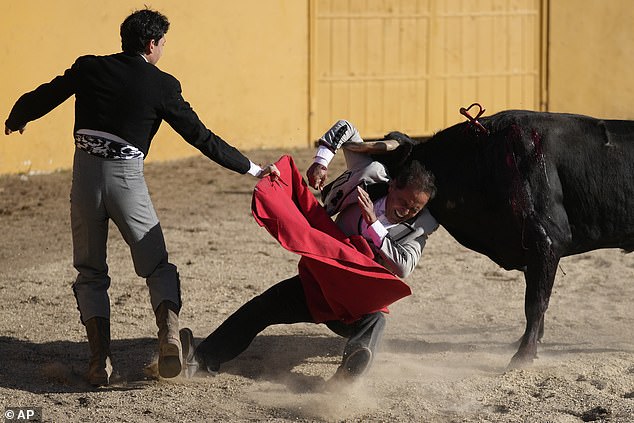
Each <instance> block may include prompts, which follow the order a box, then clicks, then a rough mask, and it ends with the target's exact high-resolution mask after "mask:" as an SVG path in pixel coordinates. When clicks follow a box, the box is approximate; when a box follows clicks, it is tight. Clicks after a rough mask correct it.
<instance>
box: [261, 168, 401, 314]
mask: <svg viewBox="0 0 634 423" xmlns="http://www.w3.org/2000/svg"><path fill="white" fill-rule="evenodd" d="M275 165H276V166H277V168H278V169H279V170H280V173H281V178H280V180H279V181H275V182H272V181H271V179H269V178H263V179H262V180H261V181H260V182H258V184H257V185H256V187H255V190H254V192H253V203H252V206H251V210H252V213H253V217H255V220H256V221H257V222H258V223H259V224H260V226H264V227H265V228H266V229H267V230H268V231H269V233H270V234H271V235H272V236H273V237H274V238H275V239H276V240H277V241H278V242H279V243H280V244H281V245H282V247H284V248H285V249H287V250H288V251H291V252H293V253H296V254H299V255H301V256H302V257H301V259H300V261H299V265H298V267H299V276H300V279H301V281H302V285H303V287H304V292H305V295H306V301H307V304H308V308H309V310H310V312H311V314H312V317H313V318H314V319H315V322H317V323H320V322H325V321H329V320H343V321H346V322H352V321H355V320H357V319H358V318H360V317H361V316H363V315H365V314H368V313H372V312H375V311H379V310H384V309H385V307H387V306H388V305H389V304H392V303H393V302H395V301H397V300H399V299H401V298H403V297H406V296H408V295H410V294H411V290H410V288H409V287H408V286H407V285H406V284H405V283H403V282H402V281H401V280H400V279H398V278H397V277H396V276H394V275H393V274H391V273H390V272H389V271H388V270H387V269H385V268H384V267H383V266H381V265H380V264H378V263H377V262H375V261H374V260H373V255H374V254H373V252H372V250H371V248H370V246H369V245H368V243H367V242H366V240H365V239H364V238H362V237H361V236H352V237H350V238H348V237H346V236H345V235H344V234H343V232H342V231H341V230H340V229H339V227H338V226H337V225H336V224H335V223H334V222H333V221H332V219H331V218H330V216H328V214H327V213H326V210H325V209H324V208H323V207H322V206H321V204H319V202H318V201H317V199H316V198H315V196H314V195H313V194H312V192H310V189H309V188H308V186H307V184H306V182H304V180H303V178H302V175H301V174H300V172H299V171H298V170H297V167H295V163H294V162H293V159H292V158H291V157H290V156H282V158H280V160H279V161H278V162H277V163H276V164H275Z"/></svg>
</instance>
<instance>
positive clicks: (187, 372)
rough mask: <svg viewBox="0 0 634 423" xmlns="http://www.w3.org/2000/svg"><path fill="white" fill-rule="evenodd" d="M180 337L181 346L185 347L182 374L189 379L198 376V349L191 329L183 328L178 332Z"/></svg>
mask: <svg viewBox="0 0 634 423" xmlns="http://www.w3.org/2000/svg"><path fill="white" fill-rule="evenodd" d="M178 335H179V337H180V341H181V345H182V346H183V369H182V371H181V374H182V375H183V376H184V377H186V378H188V379H189V378H190V377H192V376H194V375H195V374H196V372H197V371H198V367H199V364H198V361H197V360H196V356H195V355H194V352H195V351H196V347H195V346H194V334H193V333H192V331H191V329H189V328H183V329H181V330H180V331H179V332H178Z"/></svg>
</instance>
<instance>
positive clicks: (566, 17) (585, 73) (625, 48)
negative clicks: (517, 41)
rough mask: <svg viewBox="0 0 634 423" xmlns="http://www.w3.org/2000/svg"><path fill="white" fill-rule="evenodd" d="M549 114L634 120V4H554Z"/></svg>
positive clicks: (566, 0)
mask: <svg viewBox="0 0 634 423" xmlns="http://www.w3.org/2000/svg"><path fill="white" fill-rule="evenodd" d="M549 3H550V19H549V21H550V22H549V33H550V35H549V43H548V60H549V66H548V88H547V90H548V110H550V111H556V112H571V113H582V114H588V115H592V116H596V117H603V118H612V119H634V107H633V102H632V99H634V72H633V71H632V69H634V27H633V24H634V7H632V6H633V5H634V4H633V3H632V1H631V0H550V2H549Z"/></svg>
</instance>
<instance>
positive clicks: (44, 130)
mask: <svg viewBox="0 0 634 423" xmlns="http://www.w3.org/2000/svg"><path fill="white" fill-rule="evenodd" d="M2 2H3V6H2V13H0V39H1V40H2V48H0V64H1V65H0V81H2V83H1V85H0V116H2V123H4V120H5V119H6V117H7V116H8V114H9V111H10V109H11V106H12V105H13V103H14V102H15V101H16V100H17V98H18V97H19V96H20V95H21V94H22V93H24V92H26V91H30V90H32V89H34V88H35V87H37V86H38V85H39V84H41V83H44V82H48V81H49V80H51V79H52V78H53V77H54V76H56V75H58V74H61V73H62V72H63V71H64V70H65V69H66V68H67V67H69V66H70V65H71V64H72V63H73V61H74V60H75V58H76V57H77V56H80V55H82V54H110V53H115V52H118V51H120V50H121V44H120V37H119V25H120V23H121V22H122V21H123V19H124V18H125V17H126V16H127V15H129V14H130V13H131V12H132V11H134V10H136V9H139V8H143V7H144V5H145V4H148V6H150V7H151V8H153V9H156V10H159V11H160V12H162V13H164V14H165V15H167V17H168V18H169V19H170V24H171V25H170V30H169V32H168V34H167V36H166V39H167V45H166V50H165V53H164V56H163V58H162V59H161V61H160V62H159V63H158V66H159V67H160V68H161V69H163V70H164V71H166V72H169V73H171V74H173V75H174V76H176V77H177V78H178V79H179V80H180V81H181V84H182V87H183V95H184V97H185V98H186V99H187V100H188V101H189V102H190V103H191V104H192V106H193V107H194V110H195V111H196V112H197V113H198V115H199V116H200V117H201V119H202V120H203V122H205V123H206V124H207V126H208V127H209V128H210V129H211V130H212V131H214V132H216V133H217V134H219V135H220V136H222V137H223V138H224V139H225V140H227V141H228V142H230V143H231V144H233V145H234V146H236V147H238V148H240V149H243V150H244V149H255V148H259V147H262V146H275V147H281V148H290V147H298V146H299V147H305V146H307V145H308V135H307V134H308V117H307V116H308V102H307V98H308V93H307V91H308V81H307V78H308V73H307V69H308V24H307V16H308V1H297V0H236V1H232V2H228V1H225V0H196V1H194V0H189V1H174V0H172V1H169V0H154V1H151V2H147V1H145V2H144V1H135V2H132V1H121V0H101V1H99V2H95V1H86V0H60V1H50V0H21V1H11V2H9V0H2ZM9 3H10V4H9ZM73 102H74V100H73V99H72V98H71V99H70V100H68V101H66V102H65V103H64V104H62V105H61V106H60V107H58V108H57V109H55V110H54V111H53V112H51V113H49V114H48V115H47V116H45V117H44V118H42V119H39V120H37V121H35V122H31V123H30V124H29V125H28V126H27V130H26V132H25V133H24V134H23V135H18V134H12V135H11V136H9V137H7V136H4V135H3V138H2V142H0V174H2V173H9V172H28V171H49V170H54V169H59V168H68V167H70V165H71V161H72V151H73V141H72V128H73ZM196 153H197V151H196V150H195V149H193V148H192V147H190V146H189V145H188V144H187V143H185V142H184V141H183V140H182V139H180V137H178V135H177V134H176V133H175V132H174V131H173V130H172V129H171V128H169V126H168V125H165V124H164V125H162V127H161V129H160V130H159V133H158V134H157V137H156V138H155V140H154V142H153V144H152V148H151V150H150V154H149V157H148V159H149V160H152V159H154V160H156V159H161V160H162V159H171V158H178V157H184V156H188V155H192V154H196Z"/></svg>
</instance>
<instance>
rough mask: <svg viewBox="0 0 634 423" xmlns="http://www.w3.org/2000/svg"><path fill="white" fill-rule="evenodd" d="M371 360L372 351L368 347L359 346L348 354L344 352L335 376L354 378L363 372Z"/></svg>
mask: <svg viewBox="0 0 634 423" xmlns="http://www.w3.org/2000/svg"><path fill="white" fill-rule="evenodd" d="M370 362H372V351H370V349H369V348H368V347H360V348H358V349H356V350H354V351H352V352H351V353H349V354H344V358H343V363H341V366H339V368H338V369H337V373H336V374H335V376H336V377H337V378H343V379H355V378H358V377H359V376H361V375H362V374H363V373H365V371H366V370H368V368H369V367H370Z"/></svg>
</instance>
